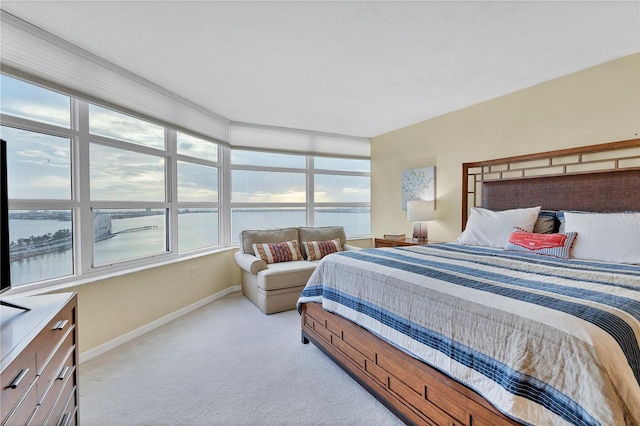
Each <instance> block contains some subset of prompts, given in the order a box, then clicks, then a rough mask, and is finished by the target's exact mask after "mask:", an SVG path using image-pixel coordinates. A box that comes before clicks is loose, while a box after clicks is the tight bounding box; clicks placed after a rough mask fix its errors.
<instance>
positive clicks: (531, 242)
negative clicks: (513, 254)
mask: <svg viewBox="0 0 640 426" xmlns="http://www.w3.org/2000/svg"><path fill="white" fill-rule="evenodd" d="M577 235H578V234H577V233H576V232H565V233H562V234H536V233H533V232H526V231H523V230H522V229H519V228H514V229H513V232H511V237H509V242H508V243H507V245H506V247H505V250H512V251H522V252H526V253H535V254H543V255H547V256H554V257H561V258H563V259H568V258H569V255H570V252H571V246H573V242H574V240H575V238H576V236H577Z"/></svg>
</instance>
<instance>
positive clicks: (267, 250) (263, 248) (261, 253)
mask: <svg viewBox="0 0 640 426" xmlns="http://www.w3.org/2000/svg"><path fill="white" fill-rule="evenodd" d="M253 252H254V254H255V256H256V257H259V258H260V259H262V260H264V261H265V262H267V263H278V262H291V261H297V260H302V254H301V253H300V248H299V247H298V241H297V240H291V241H285V242H283V243H259V244H253Z"/></svg>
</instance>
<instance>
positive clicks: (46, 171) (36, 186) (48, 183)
mask: <svg viewBox="0 0 640 426" xmlns="http://www.w3.org/2000/svg"><path fill="white" fill-rule="evenodd" d="M2 139H4V140H6V141H8V143H7V163H8V164H7V173H8V179H7V182H8V183H9V185H8V189H9V198H10V199H41V200H45V199H49V200H51V199H56V200H71V140H70V138H69V137H66V138H65V137H59V136H53V135H47V134H44V133H37V132H29V131H26V130H20V129H14V128H11V127H5V126H3V127H2Z"/></svg>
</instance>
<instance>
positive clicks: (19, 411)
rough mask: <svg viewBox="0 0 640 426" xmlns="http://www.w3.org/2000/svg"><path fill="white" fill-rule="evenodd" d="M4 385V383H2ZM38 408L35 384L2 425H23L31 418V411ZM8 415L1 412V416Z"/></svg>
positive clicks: (5, 412)
mask: <svg viewBox="0 0 640 426" xmlns="http://www.w3.org/2000/svg"><path fill="white" fill-rule="evenodd" d="M3 384H4V383H3ZM37 406H38V393H37V392H36V386H35V384H34V385H33V386H31V389H29V390H28V391H27V393H26V395H25V396H24V399H22V401H20V403H19V405H18V406H17V407H16V408H15V410H14V411H13V412H12V413H11V414H10V415H9V417H7V418H6V419H5V420H4V421H3V422H2V425H3V426H4V425H24V424H26V423H27V421H28V420H29V418H30V417H31V416H32V414H33V411H34V410H35V409H36V407H37ZM6 414H9V413H8V412H7V411H3V412H2V415H3V416H4V415H6Z"/></svg>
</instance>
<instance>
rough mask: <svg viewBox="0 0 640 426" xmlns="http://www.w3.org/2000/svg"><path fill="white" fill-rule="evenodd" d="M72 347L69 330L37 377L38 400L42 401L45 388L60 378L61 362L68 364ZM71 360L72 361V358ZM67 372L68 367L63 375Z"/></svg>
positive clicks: (72, 351)
mask: <svg viewBox="0 0 640 426" xmlns="http://www.w3.org/2000/svg"><path fill="white" fill-rule="evenodd" d="M71 331H73V330H71ZM74 348H75V346H74V341H73V332H70V333H69V334H67V337H65V339H64V341H63V342H62V345H61V346H60V347H59V348H58V350H57V351H56V352H55V353H54V354H53V356H52V357H51V359H50V361H49V362H48V363H47V365H46V366H45V368H44V370H42V373H41V374H40V377H38V381H37V387H38V401H42V400H43V399H44V396H45V394H46V393H47V390H48V389H49V387H50V386H51V385H52V384H53V383H54V381H56V380H61V379H60V374H61V372H62V370H63V363H64V365H66V364H68V362H69V359H68V358H69V354H70V353H71V355H72V356H73V355H74ZM65 361H66V362H65ZM71 361H73V359H72V360H71ZM71 366H73V362H71ZM69 372H70V368H69V369H68V371H67V372H66V374H65V375H69ZM62 380H64V379H62Z"/></svg>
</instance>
